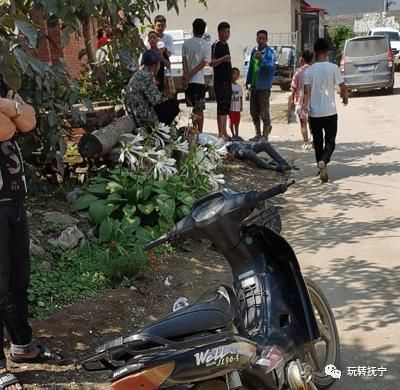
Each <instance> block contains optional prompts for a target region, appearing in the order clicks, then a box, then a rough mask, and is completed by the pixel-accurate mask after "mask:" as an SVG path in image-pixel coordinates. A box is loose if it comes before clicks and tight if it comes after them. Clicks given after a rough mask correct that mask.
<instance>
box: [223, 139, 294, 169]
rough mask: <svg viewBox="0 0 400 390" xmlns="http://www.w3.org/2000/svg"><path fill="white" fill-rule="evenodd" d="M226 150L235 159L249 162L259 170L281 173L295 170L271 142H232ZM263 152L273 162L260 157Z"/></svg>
mask: <svg viewBox="0 0 400 390" xmlns="http://www.w3.org/2000/svg"><path fill="white" fill-rule="evenodd" d="M226 149H227V151H228V152H229V153H230V154H231V155H232V156H233V157H235V158H238V159H240V160H249V161H251V162H252V163H254V164H255V165H256V166H257V167H258V168H262V169H269V170H272V171H279V172H282V171H288V170H290V169H292V168H293V167H292V166H291V165H290V164H289V163H288V162H287V161H286V160H285V159H284V158H283V157H282V156H281V155H280V153H279V152H278V151H277V150H276V149H275V148H274V147H273V146H272V145H271V144H270V143H269V142H264V141H259V142H252V141H232V142H228V143H227V144H226ZM261 152H265V153H266V154H268V156H269V157H270V158H271V159H272V161H269V160H266V159H264V158H262V157H260V156H259V153H261Z"/></svg>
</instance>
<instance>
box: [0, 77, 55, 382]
mask: <svg viewBox="0 0 400 390" xmlns="http://www.w3.org/2000/svg"><path fill="white" fill-rule="evenodd" d="M0 94H1V95H0V385H1V386H0V388H2V389H6V390H19V389H22V385H21V383H20V382H19V380H18V379H17V378H16V377H15V376H14V374H12V373H11V372H10V371H8V370H7V368H6V358H5V354H4V350H3V347H4V345H3V343H4V334H3V327H5V328H6V329H7V333H8V336H9V338H10V341H11V343H10V344H11V348H10V349H11V351H10V352H11V360H12V361H14V362H16V363H41V362H42V363H43V362H46V361H48V360H49V359H52V358H54V357H56V356H57V357H59V356H58V355H56V354H54V353H52V352H50V351H49V350H48V349H47V348H44V347H40V346H38V345H37V344H36V343H35V342H34V341H33V339H32V329H31V327H30V326H29V323H28V285H29V278H30V261H29V234H28V223H27V219H26V212H25V208H24V204H23V200H24V197H25V195H26V185H25V176H24V169H23V163H22V158H21V154H20V152H19V148H18V144H17V142H16V141H15V138H14V134H15V133H16V132H17V131H20V132H28V131H31V130H32V129H33V128H34V127H35V125H36V118H35V111H34V109H33V108H32V107H31V106H30V105H28V104H26V103H25V102H24V101H23V100H22V99H21V97H19V96H18V95H16V96H14V93H13V91H12V90H10V89H9V88H8V87H7V85H6V84H5V82H4V80H3V78H2V77H1V75H0Z"/></svg>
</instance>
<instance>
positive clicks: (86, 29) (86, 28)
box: [82, 18, 96, 68]
mask: <svg viewBox="0 0 400 390" xmlns="http://www.w3.org/2000/svg"><path fill="white" fill-rule="evenodd" d="M82 35H83V40H84V41H85V49H86V55H87V58H88V63H89V66H90V68H93V64H94V63H95V62H96V58H95V56H94V54H93V48H92V36H91V34H90V19H89V18H87V19H85V20H84V21H82Z"/></svg>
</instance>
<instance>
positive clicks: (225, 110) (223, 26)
mask: <svg viewBox="0 0 400 390" xmlns="http://www.w3.org/2000/svg"><path fill="white" fill-rule="evenodd" d="M230 33H231V32H230V25H229V24H228V23H227V22H222V23H220V24H219V25H218V41H216V42H215V43H214V44H213V45H212V48H211V62H210V65H211V66H212V67H213V68H214V90H215V96H216V99H217V122H218V134H219V137H220V138H223V139H225V140H227V139H228V133H227V131H226V127H227V118H228V114H229V110H230V108H231V99H232V63H231V54H230V51H229V46H228V40H229V37H230Z"/></svg>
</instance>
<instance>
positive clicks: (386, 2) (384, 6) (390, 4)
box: [383, 0, 396, 12]
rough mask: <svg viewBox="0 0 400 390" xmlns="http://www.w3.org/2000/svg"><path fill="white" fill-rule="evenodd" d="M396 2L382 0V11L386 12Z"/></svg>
mask: <svg viewBox="0 0 400 390" xmlns="http://www.w3.org/2000/svg"><path fill="white" fill-rule="evenodd" d="M393 4H396V1H394V0H383V12H388V11H389V10H390V7H391V6H392V5H393Z"/></svg>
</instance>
